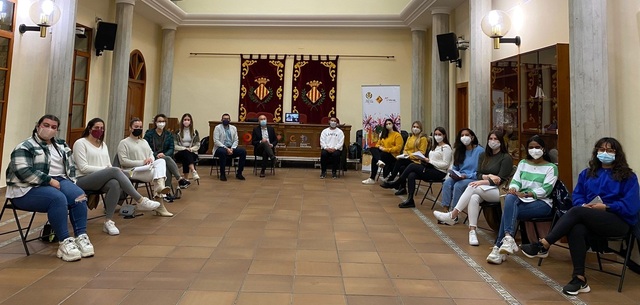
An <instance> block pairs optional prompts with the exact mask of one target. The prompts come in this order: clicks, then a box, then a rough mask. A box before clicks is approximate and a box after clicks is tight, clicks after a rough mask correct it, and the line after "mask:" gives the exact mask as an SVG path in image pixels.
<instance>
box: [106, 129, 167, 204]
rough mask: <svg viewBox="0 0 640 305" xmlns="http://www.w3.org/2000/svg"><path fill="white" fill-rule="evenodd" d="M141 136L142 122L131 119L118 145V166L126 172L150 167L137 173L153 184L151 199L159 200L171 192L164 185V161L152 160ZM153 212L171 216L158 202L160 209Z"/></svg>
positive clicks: (165, 175) (148, 148) (165, 170)
mask: <svg viewBox="0 0 640 305" xmlns="http://www.w3.org/2000/svg"><path fill="white" fill-rule="evenodd" d="M141 135H142V121H141V120H140V119H139V118H133V119H131V121H130V122H129V136H128V137H126V138H124V139H123V140H122V141H120V143H119V144H118V160H119V162H120V166H121V167H122V168H123V169H126V170H133V169H134V168H136V167H140V166H145V165H150V166H151V168H149V169H147V170H145V171H141V172H139V173H141V175H143V176H145V178H146V179H148V180H145V182H153V185H154V186H153V193H154V196H153V197H154V198H160V197H161V196H162V195H163V194H167V193H169V192H170V191H171V190H170V189H169V187H167V186H166V185H165V184H164V181H165V179H166V177H167V166H166V164H165V162H164V159H156V160H154V158H153V151H152V150H151V147H149V144H148V143H147V141H145V140H143V139H141V138H140V136H141ZM136 173H138V172H136ZM136 173H133V174H136ZM147 177H148V178H147ZM133 178H136V176H133ZM153 211H154V212H155V215H158V216H165V217H171V216H173V214H172V213H170V212H169V211H167V208H165V206H164V203H163V202H160V207H158V208H157V209H155V210H153Z"/></svg>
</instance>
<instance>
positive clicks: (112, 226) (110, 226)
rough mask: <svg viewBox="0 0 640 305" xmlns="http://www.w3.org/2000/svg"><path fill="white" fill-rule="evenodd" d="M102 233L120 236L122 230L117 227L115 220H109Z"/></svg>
mask: <svg viewBox="0 0 640 305" xmlns="http://www.w3.org/2000/svg"><path fill="white" fill-rule="evenodd" d="M102 231H103V232H105V233H107V234H109V235H119V234H120V230H118V228H117V227H116V223H115V222H113V220H111V219H109V220H107V221H105V222H104V226H102Z"/></svg>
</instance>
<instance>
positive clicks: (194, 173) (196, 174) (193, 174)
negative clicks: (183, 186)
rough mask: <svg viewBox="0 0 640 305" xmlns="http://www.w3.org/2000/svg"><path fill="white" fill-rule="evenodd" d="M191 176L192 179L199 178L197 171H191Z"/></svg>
mask: <svg viewBox="0 0 640 305" xmlns="http://www.w3.org/2000/svg"><path fill="white" fill-rule="evenodd" d="M191 178H192V179H193V180H200V176H199V175H198V172H196V171H193V173H192V174H191Z"/></svg>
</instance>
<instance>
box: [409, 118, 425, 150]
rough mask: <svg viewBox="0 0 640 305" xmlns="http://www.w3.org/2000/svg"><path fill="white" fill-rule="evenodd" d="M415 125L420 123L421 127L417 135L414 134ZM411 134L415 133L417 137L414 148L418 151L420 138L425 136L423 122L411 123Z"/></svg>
mask: <svg viewBox="0 0 640 305" xmlns="http://www.w3.org/2000/svg"><path fill="white" fill-rule="evenodd" d="M413 125H418V126H419V127H420V133H419V134H417V135H414V134H413ZM411 134H412V135H414V136H415V137H416V141H415V143H413V148H414V149H415V150H416V151H418V150H420V140H421V139H422V137H424V133H423V130H422V123H421V122H420V121H415V122H413V123H411Z"/></svg>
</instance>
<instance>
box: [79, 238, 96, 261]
mask: <svg viewBox="0 0 640 305" xmlns="http://www.w3.org/2000/svg"><path fill="white" fill-rule="evenodd" d="M76 246H77V247H78V250H80V255H81V256H82V257H90V256H93V255H94V251H93V245H92V244H91V241H90V240H89V236H88V235H87V234H86V233H85V234H80V236H78V237H76Z"/></svg>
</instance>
